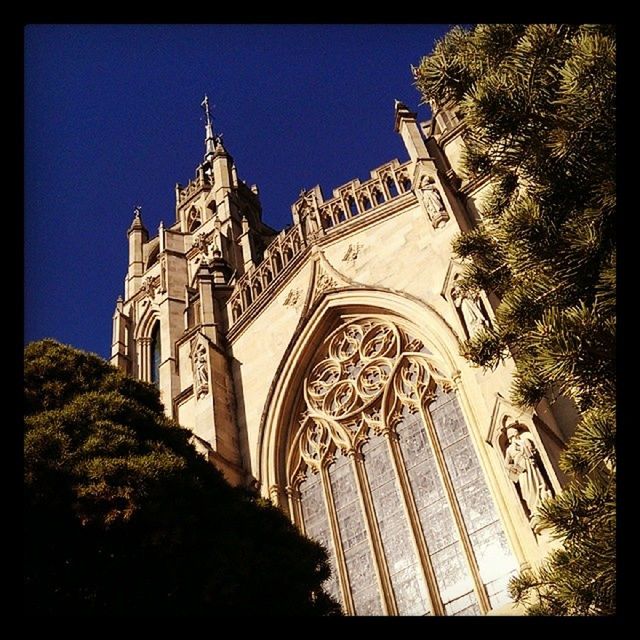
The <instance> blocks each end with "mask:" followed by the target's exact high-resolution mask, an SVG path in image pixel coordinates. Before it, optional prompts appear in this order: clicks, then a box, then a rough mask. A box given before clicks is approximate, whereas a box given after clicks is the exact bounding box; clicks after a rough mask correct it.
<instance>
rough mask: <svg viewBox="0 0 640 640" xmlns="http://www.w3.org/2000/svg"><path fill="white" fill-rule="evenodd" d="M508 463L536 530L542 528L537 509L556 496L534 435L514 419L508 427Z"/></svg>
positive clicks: (508, 468)
mask: <svg viewBox="0 0 640 640" xmlns="http://www.w3.org/2000/svg"><path fill="white" fill-rule="evenodd" d="M506 436H507V442H508V444H507V447H506V450H505V452H504V460H505V466H506V468H507V472H508V474H509V478H510V480H511V481H512V482H513V483H514V484H515V485H516V489H517V491H518V494H519V495H520V497H521V498H522V500H523V502H524V504H525V505H526V508H527V511H528V514H527V515H528V516H529V521H530V523H531V526H532V528H533V529H534V531H536V532H537V531H538V530H539V521H538V510H539V508H540V505H541V504H542V501H543V500H545V499H547V498H550V497H552V496H553V493H552V491H551V489H550V488H549V484H548V482H547V480H546V478H545V476H544V474H543V472H542V463H541V462H540V456H539V454H538V450H537V448H536V445H535V444H534V441H533V437H532V436H531V434H530V433H529V432H528V431H527V430H526V428H525V427H524V426H523V425H521V424H519V423H517V422H512V423H510V424H509V425H508V426H507V427H506Z"/></svg>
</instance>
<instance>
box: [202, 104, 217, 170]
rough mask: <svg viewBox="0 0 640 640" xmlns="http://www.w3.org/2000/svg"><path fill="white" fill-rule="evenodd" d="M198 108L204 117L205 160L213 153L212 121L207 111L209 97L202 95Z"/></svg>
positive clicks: (214, 141)
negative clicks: (201, 109) (201, 110)
mask: <svg viewBox="0 0 640 640" xmlns="http://www.w3.org/2000/svg"><path fill="white" fill-rule="evenodd" d="M200 106H201V107H202V108H203V109H204V115H205V119H206V123H205V127H204V131H205V138H204V147H205V158H206V157H207V156H208V155H209V154H210V153H213V152H214V151H215V143H216V140H215V137H214V135H213V121H212V118H211V112H210V111H209V97H208V96H207V94H206V93H205V94H204V100H203V101H202V102H201V103H200Z"/></svg>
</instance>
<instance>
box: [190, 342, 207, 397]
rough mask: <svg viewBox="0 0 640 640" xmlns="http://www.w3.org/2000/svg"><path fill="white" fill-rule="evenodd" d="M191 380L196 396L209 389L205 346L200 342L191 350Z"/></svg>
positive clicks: (205, 392) (203, 393) (204, 393)
mask: <svg viewBox="0 0 640 640" xmlns="http://www.w3.org/2000/svg"><path fill="white" fill-rule="evenodd" d="M193 382H194V386H195V389H196V397H198V398H199V397H200V396H203V395H206V394H207V392H208V390H209V368H208V365H207V348H206V347H205V345H204V344H202V343H200V344H198V346H197V347H196V349H195V351H194V352H193Z"/></svg>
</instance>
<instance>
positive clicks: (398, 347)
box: [112, 103, 575, 615]
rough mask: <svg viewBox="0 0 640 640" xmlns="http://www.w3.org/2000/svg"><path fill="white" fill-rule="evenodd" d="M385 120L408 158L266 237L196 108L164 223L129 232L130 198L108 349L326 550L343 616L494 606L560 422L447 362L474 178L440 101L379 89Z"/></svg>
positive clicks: (524, 546) (478, 610)
mask: <svg viewBox="0 0 640 640" xmlns="http://www.w3.org/2000/svg"><path fill="white" fill-rule="evenodd" d="M395 128H396V131H397V132H398V133H399V134H400V135H401V137H402V140H403V142H404V144H405V146H406V149H407V152H408V155H409V160H408V161H405V162H399V161H398V160H392V161H390V162H388V163H387V164H385V165H383V166H382V167H379V168H377V169H375V170H373V171H371V177H370V179H368V180H366V181H365V182H362V183H361V182H360V181H359V180H354V181H352V182H350V183H348V184H346V185H343V186H341V187H338V188H337V189H334V190H333V193H332V195H331V197H330V198H325V197H324V195H323V193H322V191H321V189H320V188H319V187H318V186H316V187H315V188H313V189H311V190H309V191H303V192H302V193H301V194H300V197H299V199H298V200H297V201H296V202H295V203H294V205H293V207H292V216H293V219H292V225H291V226H290V227H288V228H287V229H284V230H282V231H280V232H277V231H276V230H274V229H272V228H270V227H269V226H268V225H266V224H265V223H264V222H263V221H262V212H261V206H260V199H259V193H258V189H257V188H256V187H255V186H254V187H248V186H247V185H246V184H245V183H244V182H243V181H241V180H239V179H238V175H237V171H236V168H235V165H234V164H233V159H232V158H231V156H230V155H229V153H228V152H227V150H226V149H225V147H224V145H223V143H222V140H221V138H220V137H219V136H216V135H214V133H213V129H212V126H211V122H210V119H209V118H208V117H207V125H206V140H205V149H206V154H205V157H204V161H203V163H202V164H201V165H200V166H198V168H197V170H196V176H195V178H194V180H193V181H191V182H190V183H189V184H188V185H187V186H185V187H182V186H180V185H176V221H175V223H174V224H173V225H172V226H170V227H166V228H165V227H163V226H162V225H161V226H160V228H159V230H158V235H157V236H155V237H154V238H152V239H150V238H149V234H148V232H147V230H146V229H145V227H144V225H143V223H142V218H141V214H140V210H139V209H138V210H137V211H136V214H135V217H134V221H133V223H132V225H131V227H130V229H129V231H128V236H129V268H128V271H127V276H126V279H125V296H124V300H123V299H118V302H117V303H116V311H115V315H114V325H113V335H114V338H113V348H112V349H113V350H112V362H113V363H114V364H115V365H116V366H118V367H121V368H122V369H123V370H125V371H127V372H129V373H131V374H133V375H135V376H137V377H139V378H141V379H143V380H148V381H153V382H156V384H158V386H159V389H160V393H161V398H162V401H163V402H164V404H165V407H166V411H167V413H168V414H169V415H171V416H172V417H173V418H175V419H176V420H177V421H178V422H179V423H180V424H182V425H183V426H185V427H187V428H189V429H190V430H191V431H192V432H193V434H194V438H193V440H194V443H195V445H196V447H197V448H198V449H199V450H200V451H201V452H202V453H203V455H206V456H207V457H208V458H209V460H210V461H211V462H212V463H213V464H214V465H216V466H217V467H218V468H219V469H220V470H221V471H222V473H223V474H224V475H225V477H226V478H227V479H228V480H229V482H231V483H233V484H243V485H245V486H248V487H252V488H254V489H255V490H257V491H259V492H260V493H261V494H262V495H263V496H265V497H268V498H270V499H271V500H273V502H274V503H275V504H277V505H278V506H279V507H280V508H282V509H283V511H285V512H286V513H287V514H288V515H289V516H290V517H291V518H292V520H293V521H294V522H295V523H296V524H297V525H298V526H300V527H301V529H303V530H304V531H306V533H307V534H308V535H309V536H310V537H313V538H315V539H318V540H320V541H321V542H323V544H325V546H327V548H328V550H329V552H330V553H329V555H330V559H331V563H332V566H333V569H334V572H333V577H332V578H331V579H330V581H328V583H327V589H328V590H329V591H331V592H332V593H333V594H334V595H335V596H336V597H337V598H338V599H340V600H341V601H342V603H343V606H344V609H345V611H346V612H347V613H349V614H358V615H361V614H388V615H405V614H414V615H415V614H418V615H425V614H434V615H444V614H482V613H509V612H512V607H511V605H510V603H509V602H508V598H507V596H506V591H505V585H506V581H507V580H508V577H509V576H510V575H512V574H513V572H514V571H516V570H517V568H518V567H520V566H522V565H524V564H535V563H536V562H538V561H539V560H540V559H541V557H542V556H543V555H544V554H545V553H546V551H548V548H549V545H550V544H551V543H550V540H549V539H548V537H546V535H545V532H544V531H540V530H539V526H538V522H537V518H536V513H535V510H536V508H537V505H538V504H539V502H540V500H541V499H543V498H544V497H546V496H548V495H552V494H553V493H555V492H557V491H559V490H560V487H561V484H562V482H563V477H562V474H561V472H560V470H559V468H558V456H559V453H560V451H561V449H562V447H563V443H564V442H566V440H567V438H568V437H569V435H570V434H571V432H572V430H573V428H574V425H575V415H574V413H573V412H572V411H571V408H570V407H568V406H566V405H564V404H562V402H557V403H555V404H554V405H553V406H550V405H549V404H547V403H542V404H541V405H540V406H539V407H537V408H536V411H535V412H526V411H523V410H521V409H519V408H517V407H514V406H512V405H511V404H510V402H509V401H508V398H509V386H510V382H511V377H512V373H513V370H514V367H515V364H514V362H513V361H511V360H508V361H506V362H505V363H504V364H502V365H501V366H500V367H498V369H496V370H495V371H492V372H485V371H482V370H480V369H478V368H474V367H472V366H471V365H470V364H469V363H468V362H467V361H465V360H464V358H462V357H461V356H460V354H459V348H460V343H461V342H462V341H463V340H465V339H467V337H469V336H470V335H472V334H473V333H474V332H475V331H476V330H477V329H478V327H480V326H482V325H490V324H491V322H492V319H493V307H494V306H495V303H496V300H494V299H492V296H487V295H485V294H481V295H480V296H475V297H472V296H468V295H467V296H465V295H463V294H461V293H460V291H459V289H458V288H457V283H456V280H457V278H458V277H459V274H460V272H461V270H462V265H461V264H459V263H458V262H457V261H456V260H455V259H454V257H453V256H452V253H451V240H452V239H453V237H454V236H455V235H456V234H457V233H459V232H460V231H461V230H462V231H466V230H468V229H470V228H472V227H473V225H474V224H475V223H476V221H477V220H478V218H479V215H480V214H479V209H480V204H481V202H482V199H483V197H484V196H485V194H486V189H487V186H488V185H487V181H486V180H483V179H477V180H473V181H466V182H464V181H462V180H461V179H460V178H459V177H458V174H459V168H460V158H461V151H462V149H463V146H464V123H463V122H460V121H459V119H458V117H457V115H456V113H455V110H454V109H440V110H438V111H436V114H435V118H434V119H433V120H432V121H430V122H428V123H418V122H417V120H416V115H415V114H414V113H412V112H411V111H410V110H409V109H408V108H407V107H406V106H404V105H403V104H401V103H396V107H395ZM525 463H526V464H525Z"/></svg>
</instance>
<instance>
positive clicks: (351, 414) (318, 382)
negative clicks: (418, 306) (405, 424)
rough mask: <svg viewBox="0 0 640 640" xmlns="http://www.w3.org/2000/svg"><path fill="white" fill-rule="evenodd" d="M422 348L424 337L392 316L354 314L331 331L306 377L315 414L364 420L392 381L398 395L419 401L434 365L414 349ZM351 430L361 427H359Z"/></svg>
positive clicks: (332, 418) (333, 419) (332, 419)
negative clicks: (422, 359) (413, 333)
mask: <svg viewBox="0 0 640 640" xmlns="http://www.w3.org/2000/svg"><path fill="white" fill-rule="evenodd" d="M421 350H424V348H423V345H422V343H421V342H420V341H419V340H416V339H415V338H413V337H411V336H410V335H408V334H406V333H405V332H404V331H403V330H402V329H400V328H398V327H397V326H396V325H395V324H393V323H392V322H389V321H386V320H381V319H378V318H371V317H364V318H359V319H355V320H351V321H350V322H348V323H347V324H345V325H343V326H342V327H340V328H339V329H338V330H336V331H335V332H334V333H333V334H332V335H330V336H329V337H328V339H327V340H326V342H325V345H324V346H323V347H322V348H321V349H320V350H319V352H318V356H319V361H317V362H316V364H315V365H314V366H313V368H312V369H311V373H310V374H309V376H308V377H307V379H306V380H305V387H304V391H305V394H304V396H305V400H306V403H307V409H308V410H309V412H310V415H312V416H315V417H316V418H318V419H322V420H325V421H329V422H327V424H329V423H331V424H336V421H343V420H344V421H349V420H351V421H354V424H355V423H358V424H359V423H361V422H362V417H363V415H364V414H363V412H366V411H369V412H370V411H371V410H373V408H374V407H378V409H376V411H379V407H380V406H381V399H382V398H383V396H384V397H386V396H385V389H386V388H387V387H388V386H389V385H390V384H392V388H393V390H394V391H395V394H394V396H395V397H400V398H402V400H403V401H405V402H410V403H415V402H417V401H418V398H419V396H420V394H421V393H422V391H423V389H424V388H426V385H427V384H428V381H429V371H430V370H431V369H430V366H429V365H428V364H418V362H419V361H420V360H419V358H420V356H416V355H414V354H416V353H417V352H419V351H421ZM416 357H417V358H418V359H416ZM425 375H426V379H424V378H425ZM365 422H366V421H365ZM369 422H370V421H369ZM376 424H381V421H380V420H379V419H378V420H376ZM348 431H350V432H352V433H354V432H358V433H360V429H353V428H352V429H348Z"/></svg>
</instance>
